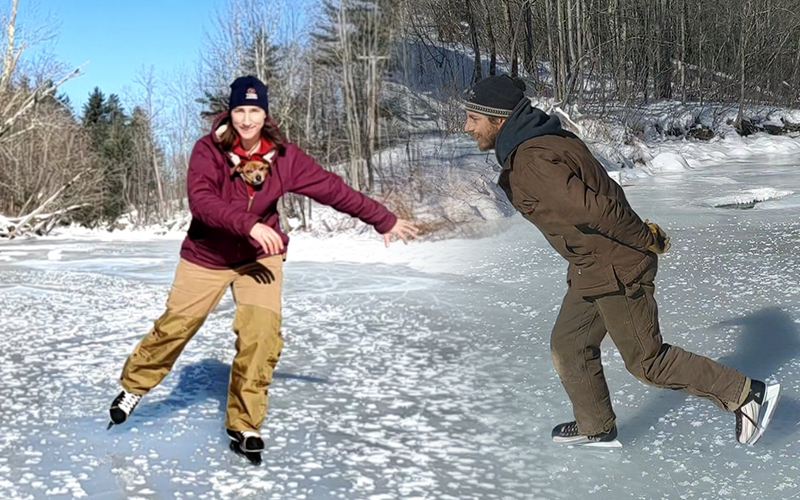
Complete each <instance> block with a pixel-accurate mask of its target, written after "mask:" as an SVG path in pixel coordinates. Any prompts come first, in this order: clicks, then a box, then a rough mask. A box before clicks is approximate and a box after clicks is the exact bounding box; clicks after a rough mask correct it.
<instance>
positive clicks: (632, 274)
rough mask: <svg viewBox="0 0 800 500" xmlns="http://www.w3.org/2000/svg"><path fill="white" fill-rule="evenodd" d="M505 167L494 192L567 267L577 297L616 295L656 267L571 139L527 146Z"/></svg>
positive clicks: (637, 225) (638, 231) (564, 136)
mask: <svg viewBox="0 0 800 500" xmlns="http://www.w3.org/2000/svg"><path fill="white" fill-rule="evenodd" d="M534 109H535V108H534ZM545 116H546V115H545ZM504 126H505V125H504ZM501 130H502V129H501ZM504 163H505V165H504V166H505V169H504V170H503V172H502V173H501V175H500V180H499V181H498V184H499V185H500V186H501V187H502V188H503V190H504V191H505V192H506V194H507V195H508V198H509V200H510V201H511V203H512V204H513V205H514V207H515V208H516V209H517V210H518V211H519V212H520V213H522V215H523V216H524V217H525V218H526V219H528V220H529V221H531V222H532V223H533V224H535V225H536V227H537V228H539V230H541V231H542V233H543V234H544V236H545V237H546V238H547V240H548V241H549V242H550V244H551V245H552V246H553V248H555V249H556V251H558V253H559V254H561V255H562V256H563V257H564V258H565V259H566V260H567V261H569V270H568V272H567V283H569V285H570V286H571V287H576V288H577V289H578V290H579V291H581V292H582V293H583V294H584V296H596V295H603V294H606V293H611V292H615V291H617V290H619V288H620V286H619V282H622V283H623V284H626V285H627V284H630V283H632V282H633V281H635V280H636V278H638V277H639V276H640V275H641V274H642V273H643V272H644V271H645V270H646V269H647V268H648V267H650V266H651V265H655V264H656V255H655V254H654V253H652V252H649V251H647V248H648V247H649V246H651V245H653V244H654V243H655V239H654V237H653V235H652V234H651V233H650V230H649V228H648V227H647V225H646V224H645V223H644V222H643V221H642V220H641V219H640V218H639V216H638V215H637V214H636V212H634V211H633V209H632V208H631V206H630V204H629V203H628V200H627V199H626V198H625V193H624V192H623V190H622V188H621V187H620V186H619V185H618V184H617V183H616V182H614V181H613V180H612V179H611V178H610V177H609V176H608V174H607V173H606V170H605V168H604V167H603V166H602V165H601V164H600V162H599V161H597V159H595V158H594V156H593V155H592V154H591V152H590V151H589V149H588V148H587V147H586V145H585V144H584V143H583V142H582V141H581V140H580V139H578V138H577V137H576V136H574V135H573V134H571V133H569V132H564V131H560V133H558V134H548V135H541V136H537V137H533V138H530V139H527V140H525V141H524V142H522V143H521V144H519V146H517V147H516V149H515V150H514V151H513V152H512V153H510V154H509V155H508V157H507V159H506V160H505V162H504ZM618 280H619V281H618Z"/></svg>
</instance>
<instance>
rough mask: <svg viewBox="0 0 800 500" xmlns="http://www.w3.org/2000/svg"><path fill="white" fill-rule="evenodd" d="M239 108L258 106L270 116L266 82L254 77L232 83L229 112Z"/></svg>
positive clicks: (243, 78)
mask: <svg viewBox="0 0 800 500" xmlns="http://www.w3.org/2000/svg"><path fill="white" fill-rule="evenodd" d="M238 106H258V107H259V108H261V109H263V110H264V112H265V113H267V114H269V91H268V90H267V86H266V85H264V82H262V81H261V80H259V79H258V78H256V77H254V76H240V77H239V78H237V79H236V80H234V81H233V83H231V96H230V98H229V99H228V111H231V110H233V108H236V107H238Z"/></svg>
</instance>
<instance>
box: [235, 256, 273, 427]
mask: <svg viewBox="0 0 800 500" xmlns="http://www.w3.org/2000/svg"><path fill="white" fill-rule="evenodd" d="M236 271H237V273H239V276H238V277H237V278H236V281H234V282H233V296H234V300H235V301H236V316H235V318H234V321H233V330H234V332H235V333H236V357H235V358H234V360H233V364H232V366H231V377H230V383H229V386H228V407H227V412H226V415H225V426H226V427H227V428H228V429H229V430H230V431H239V432H244V431H251V432H258V431H259V429H260V428H261V423H262V422H263V421H264V416H265V415H266V412H267V389H268V388H269V384H270V383H271V382H272V372H273V370H274V369H275V365H276V364H277V363H278V358H279V357H280V353H281V349H282V348H283V337H282V335H281V285H282V282H283V257H282V256H280V255H277V256H272V257H267V258H265V259H261V260H260V261H258V264H254V265H249V266H244V267H242V268H239V269H237V270H236Z"/></svg>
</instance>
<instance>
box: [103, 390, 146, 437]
mask: <svg viewBox="0 0 800 500" xmlns="http://www.w3.org/2000/svg"><path fill="white" fill-rule="evenodd" d="M141 399H142V395H141V394H134V393H132V392H128V391H126V390H123V391H122V392H120V393H119V395H118V396H117V397H116V398H114V401H113V402H112V403H111V409H109V411H108V413H109V414H110V415H111V422H109V423H108V429H110V428H111V427H112V426H113V425H119V424H121V423H124V422H125V420H127V419H128V417H129V416H130V414H131V413H133V409H134V408H136V405H138V404H139V401H141Z"/></svg>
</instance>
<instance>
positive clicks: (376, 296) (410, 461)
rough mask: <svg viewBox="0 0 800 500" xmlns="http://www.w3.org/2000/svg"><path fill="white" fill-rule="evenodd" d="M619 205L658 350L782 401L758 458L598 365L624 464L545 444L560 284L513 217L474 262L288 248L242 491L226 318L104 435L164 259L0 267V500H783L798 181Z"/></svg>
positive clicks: (751, 178) (670, 184) (363, 246)
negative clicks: (259, 423)
mask: <svg viewBox="0 0 800 500" xmlns="http://www.w3.org/2000/svg"><path fill="white" fill-rule="evenodd" d="M626 191H627V193H628V194H629V197H630V199H631V200H632V203H633V205H634V206H635V207H636V209H637V210H638V211H639V213H640V214H641V215H642V216H643V217H649V218H650V219H652V220H655V221H657V222H659V223H660V224H661V225H662V226H664V227H665V228H666V229H667V230H668V232H669V233H670V235H671V236H672V241H673V248H672V249H671V250H670V252H669V253H668V254H667V256H665V257H664V258H663V259H662V261H661V272H660V274H659V279H658V282H657V283H658V285H659V291H658V295H657V298H658V300H659V304H660V306H661V311H662V330H663V333H664V335H665V338H666V340H667V341H668V342H671V343H674V344H678V345H682V346H684V347H686V348H689V349H691V350H695V351H696V352H699V353H703V354H706V355H709V356H712V357H716V358H720V359H721V360H724V361H725V362H727V363H729V364H731V365H732V366H734V367H736V368H739V369H741V370H743V371H745V372H746V373H748V374H750V375H753V376H756V377H761V378H777V379H779V380H780V381H781V382H782V383H783V384H784V398H783V400H782V403H781V405H780V407H779V408H778V410H777V413H776V415H775V421H774V423H773V425H772V427H771V428H770V431H769V432H768V433H767V434H766V435H765V437H764V438H763V439H762V441H761V442H759V444H758V445H757V446H755V447H746V446H742V445H739V444H737V443H736V442H735V440H734V438H733V429H734V419H733V416H732V415H731V414H726V413H722V412H720V411H718V410H717V409H716V408H715V407H714V406H712V405H711V404H710V403H707V402H705V401H702V400H699V399H694V398H689V397H687V396H685V395H684V394H682V393H677V392H669V391H659V390H655V389H651V388H647V387H645V386H644V385H642V384H641V383H639V382H638V381H637V380H635V379H634V378H633V377H632V376H630V375H629V374H627V373H626V372H625V371H624V368H623V364H622V361H621V359H620V358H619V356H618V355H617V354H616V352H615V350H614V349H613V346H611V345H610V344H609V345H608V346H607V348H606V349H605V351H604V356H605V362H606V366H607V370H606V373H607V376H608V379H609V384H610V387H611V391H612V394H613V399H614V403H615V408H616V411H617V414H618V418H619V421H618V424H619V429H620V440H621V441H622V442H623V443H624V445H625V447H624V448H623V449H622V450H614V451H590V450H586V449H570V448H566V447H561V446H557V445H555V444H553V443H552V442H551V441H550V437H549V433H550V429H551V428H552V426H553V425H554V424H557V423H559V422H562V421H565V420H567V419H569V418H570V408H569V406H568V403H567V400H566V396H565V394H564V392H563V390H562V388H561V386H560V384H559V382H558V380H557V377H556V375H555V372H554V370H553V368H552V364H551V361H550V355H549V347H548V336H549V332H550V328H551V326H552V324H553V322H554V320H555V316H556V312H557V309H558V306H559V304H560V301H561V298H562V296H563V294H564V293H565V291H566V284H565V282H564V274H565V270H566V263H565V262H563V261H562V260H560V258H559V257H558V256H557V255H555V253H554V251H552V250H551V249H550V248H549V247H547V245H546V242H545V241H544V239H543V238H542V237H541V236H540V235H539V234H538V232H537V231H536V230H535V228H533V226H531V225H530V224H528V223H527V222H525V221H524V220H523V219H521V218H520V217H514V218H512V219H511V220H508V221H506V227H507V229H506V230H505V231H502V232H494V233H493V235H492V236H491V237H489V238H484V239H473V240H448V241H436V242H421V243H415V244H412V245H409V246H407V247H406V246H403V245H393V246H392V247H391V248H390V249H389V250H385V249H384V248H383V247H382V243H381V242H379V240H378V238H377V235H375V236H374V237H372V238H371V239H363V238H362V239H358V240H352V239H348V238H344V237H333V238H329V239H325V240H319V239H309V238H302V237H301V238H295V239H294V240H293V242H292V244H291V245H290V253H289V261H288V262H287V267H286V288H285V294H284V313H285V327H284V332H285V335H286V339H287V341H286V347H285V349H284V355H283V357H282V359H281V361H280V363H279V365H278V370H277V376H276V380H275V382H274V384H273V387H272V390H271V394H272V398H271V407H270V412H269V415H268V418H267V421H266V422H265V424H264V429H263V430H264V434H265V438H266V442H267V447H268V449H267V451H266V453H265V454H264V458H265V462H264V464H263V466H262V467H260V468H254V467H252V466H249V465H247V464H245V463H244V462H243V460H242V459H240V458H239V457H236V456H233V455H232V454H231V453H230V452H228V451H227V448H226V445H227V439H226V437H225V436H224V430H223V426H222V422H223V416H224V415H223V412H224V404H225V401H224V400H225V387H226V381H227V372H228V370H229V367H230V360H231V357H232V354H233V336H232V333H231V331H230V324H231V320H232V313H233V310H232V304H231V302H230V300H229V299H226V300H225V301H224V302H223V303H222V304H221V305H220V307H219V308H218V309H217V311H216V312H215V313H214V314H213V315H212V316H211V317H210V318H209V320H208V322H207V323H206V325H205V326H204V327H203V329H202V330H201V331H200V333H199V334H198V335H197V337H196V338H195V339H194V340H193V342H192V343H191V344H190V345H189V348H188V349H187V351H186V352H185V353H184V355H183V356H182V358H181V359H180V360H179V362H178V364H177V366H176V367H175V370H174V371H173V373H172V374H171V375H170V376H169V377H168V378H167V379H166V380H165V382H164V383H163V384H162V385H161V386H160V387H158V388H157V389H156V390H154V391H153V392H152V393H151V394H150V395H148V396H147V397H146V398H145V399H144V400H143V401H142V403H141V405H140V406H139V408H137V411H136V413H135V414H134V415H133V416H132V418H131V420H130V422H129V424H128V425H125V426H123V427H120V428H115V429H113V430H111V431H108V432H107V431H106V430H105V425H106V423H107V413H106V411H107V406H108V404H109V402H110V401H111V399H112V398H113V396H114V395H115V394H116V392H117V390H118V387H117V382H116V378H117V376H118V374H119V370H120V368H121V366H122V363H123V361H124V359H125V357H126V356H127V354H128V353H129V352H130V350H131V349H132V347H133V345H134V344H135V342H136V341H137V340H138V339H139V338H140V337H141V336H142V335H144V334H145V333H146V331H147V329H148V327H149V325H150V323H151V322H152V320H154V319H155V318H156V317H157V316H158V315H159V314H160V313H161V311H162V307H163V303H164V300H165V298H166V293H167V289H168V286H169V283H170V281H171V278H172V272H173V270H174V266H175V264H176V259H177V250H178V245H179V239H177V238H175V237H174V236H168V237H166V238H146V239H143V240H136V239H135V238H134V239H133V240H132V241H123V240H120V239H119V238H120V237H119V236H116V235H112V236H113V237H109V238H105V239H104V238H103V237H99V236H97V235H74V234H73V235H67V236H63V237H58V238H47V239H42V240H24V241H12V242H3V243H2V244H0V307H2V310H3V315H2V316H0V331H2V332H3V335H2V337H0V498H3V499H5V498H9V499H17V498H103V499H117V498H131V499H133V498H141V499H161V498H207V499H211V498H223V499H230V498H268V499H272V498H275V499H278V498H281V499H284V498H285V499H371V500H384V499H385V500H388V499H395V498H403V499H436V500H440V499H444V500H447V499H452V500H456V499H458V500H465V499H481V500H484V499H489V500H490V499H501V498H502V499H562V498H563V499H575V498H588V497H589V496H590V495H591V497H592V498H595V499H609V500H610V499H620V498H637V499H639V498H640V499H654V498H665V499H666V498H668V499H673V498H697V499H709V498H734V499H749V498H769V499H789V498H798V497H800V470H799V469H800V460H798V458H800V383H798V371H800V333H799V331H800V325H799V324H798V323H799V322H800V276H799V275H798V272H797V269H798V264H799V263H800V262H799V261H800V256H798V252H797V247H798V245H799V244H800V221H798V220H797V212H798V208H800V170H798V163H797V161H796V160H795V161H794V163H791V162H790V163H787V162H785V161H783V162H778V161H772V160H771V161H763V162H752V161H751V162H742V161H739V162H736V163H733V162H728V163H727V164H724V165H718V166H713V167H704V168H702V169H695V170H687V171H679V172H666V173H663V174H662V175H660V176H658V177H644V178H632V179H628V180H627V181H626ZM772 196H774V197H779V199H775V200H771V201H770V200H768V201H764V202H763V203H759V204H757V205H756V206H755V208H753V209H751V210H735V209H724V208H718V206H719V205H720V204H722V205H724V204H728V203H727V202H728V201H730V202H732V203H730V204H733V203H738V202H741V201H742V200H745V201H746V200H747V199H748V197H753V198H756V197H757V198H769V197H772ZM754 201H755V200H754Z"/></svg>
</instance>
